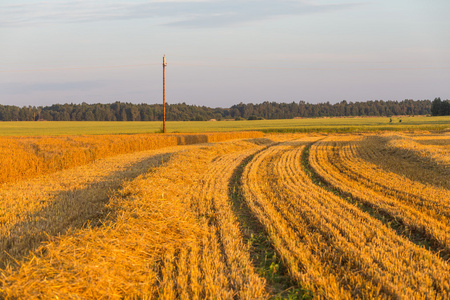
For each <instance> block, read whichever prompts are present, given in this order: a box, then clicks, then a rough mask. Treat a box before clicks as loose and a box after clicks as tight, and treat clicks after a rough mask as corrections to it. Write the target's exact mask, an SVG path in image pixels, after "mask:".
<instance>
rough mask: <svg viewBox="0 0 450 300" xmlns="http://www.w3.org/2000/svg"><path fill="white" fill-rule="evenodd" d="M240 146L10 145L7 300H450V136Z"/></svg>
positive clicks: (29, 141)
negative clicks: (449, 299)
mask: <svg viewBox="0 0 450 300" xmlns="http://www.w3.org/2000/svg"><path fill="white" fill-rule="evenodd" d="M245 134H246V135H238V134H234V135H233V134H228V135H227V134H225V133H219V134H215V135H214V134H210V135H209V137H192V136H191V137H183V135H179V136H176V137H175V138H170V139H169V138H168V140H167V141H159V142H156V141H155V140H153V141H152V139H151V138H149V137H148V136H146V135H139V136H129V137H124V136H117V137H114V136H108V138H104V139H103V140H104V141H105V142H102V139H101V138H99V137H98V136H97V137H95V138H92V139H91V138H90V137H88V136H86V137H84V139H83V137H57V138H56V137H53V138H49V139H45V138H20V139H19V138H17V139H16V140H15V139H14V138H11V137H8V138H4V140H3V141H0V144H1V143H3V144H1V145H2V147H3V148H1V149H3V150H2V151H4V152H3V156H2V168H4V169H5V170H7V166H6V165H5V162H6V161H8V163H9V164H11V165H14V164H16V165H17V166H22V169H21V170H22V171H20V172H16V173H14V172H13V171H11V170H10V171H9V172H10V173H9V174H11V175H9V177H5V178H4V179H2V184H1V185H0V297H2V298H5V299H56V298H59V299H123V298H133V299H271V298H278V299H281V298H290V299H308V298H318V299H354V298H361V299H371V298H373V299H380V298H387V299H448V298H449V296H450V265H449V262H448V261H449V259H450V180H449V178H450V167H449V157H450V134H448V133H432V132H426V131H423V132H415V133H414V132H395V133H383V132H379V133H358V134H349V133H348V134H320V133H315V134H313V133H310V134H284V135H282V134H278V135H263V134H261V133H258V132H253V133H245ZM114 138H117V140H114ZM171 139H172V140H171ZM5 141H6V142H5ZM66 143H67V144H66ZM111 144H113V145H111ZM8 145H19V146H20V147H19V146H18V147H17V148H15V147H8ZM52 145H57V146H55V147H52ZM11 149H12V150H11ZM7 151H11V153H12V154H10V156H7V155H8V154H7V153H8V152H7ZM20 151H22V152H20ZM27 151H28V152H27ZM25 152H26V153H32V154H33V155H35V156H29V155H28V154H27V155H25V154H23V153H25ZM5 153H6V154H5ZM92 153H94V154H95V155H93V154H92ZM88 154H89V155H88ZM5 155H6V156H5ZM24 161H25V162H24ZM36 161H37V162H36ZM55 161H57V162H59V164H55V163H54V162H55ZM65 161H68V162H71V163H64V162H65ZM50 162H53V164H52V163H50ZM14 166H15V165H14ZM27 166H34V167H33V168H34V169H32V170H33V172H31V171H29V168H27ZM19 169H20V168H18V170H19ZM14 174H16V175H14ZM14 176H15V177H14Z"/></svg>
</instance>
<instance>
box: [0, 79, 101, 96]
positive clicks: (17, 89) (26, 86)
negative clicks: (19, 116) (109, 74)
mask: <svg viewBox="0 0 450 300" xmlns="http://www.w3.org/2000/svg"><path fill="white" fill-rule="evenodd" d="M105 85H106V82H105V81H102V80H93V81H73V82H46V83H19V82H13V83H2V84H0V90H1V91H2V93H4V94H7V95H20V94H30V93H34V92H59V91H81V90H82V91H87V90H94V89H97V88H101V87H103V86H105Z"/></svg>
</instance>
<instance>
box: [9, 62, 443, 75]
mask: <svg viewBox="0 0 450 300" xmlns="http://www.w3.org/2000/svg"><path fill="white" fill-rule="evenodd" d="M156 65H159V63H147V64H130V65H108V66H91V67H62V68H43V69H18V70H0V73H21V72H55V71H76V70H95V69H121V68H133V67H146V66H156ZM172 65H173V66H175V67H176V66H186V67H205V68H224V69H259V70H305V71H343V70H348V71H408V70H449V69H450V67H446V66H441V67H391V68H389V67H380V68H377V67H364V68H343V67H336V68H332V67H326V68H320V67H264V66H243V65H220V64H199V63H183V62H178V63H177V62H173V63H172Z"/></svg>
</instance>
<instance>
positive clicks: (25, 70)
mask: <svg viewBox="0 0 450 300" xmlns="http://www.w3.org/2000/svg"><path fill="white" fill-rule="evenodd" d="M156 65H159V64H157V63H154V64H133V65H115V66H114V65H110V66H91V67H64V68H45V69H22V70H0V73H20V72H53V71H70V70H91V69H120V68H130V67H146V66H156Z"/></svg>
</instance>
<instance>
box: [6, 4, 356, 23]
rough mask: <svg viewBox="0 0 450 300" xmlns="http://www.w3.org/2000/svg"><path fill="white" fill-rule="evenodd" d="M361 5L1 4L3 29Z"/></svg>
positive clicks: (230, 18)
mask: <svg viewBox="0 0 450 300" xmlns="http://www.w3.org/2000/svg"><path fill="white" fill-rule="evenodd" d="M358 5H360V4H356V3H347V4H323V5H319V4H313V3H310V2H306V1H300V0H284V1H276V2H274V1H271V0H253V1H252V0H247V1H242V0H217V1H193V0H190V1H165V2H162V1H156V2H97V1H96V2H93V1H83V0H79V1H66V2H54V1H53V2H48V1H46V2H37V3H26V4H25V3H23V4H9V5H8V4H3V5H1V4H0V26H2V27H12V26H27V25H33V24H45V23H77V22H95V21H108V20H129V19H143V18H154V19H156V18H164V19H166V18H173V19H174V21H169V22H167V23H165V24H164V25H170V26H183V27H186V26H188V27H220V26H227V25H233V24H239V23H246V22H254V21H260V20H265V19H269V18H274V17H279V16H289V15H292V16H294V15H306V14H314V13H323V12H329V11H335V10H341V9H350V8H353V7H355V6H358Z"/></svg>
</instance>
